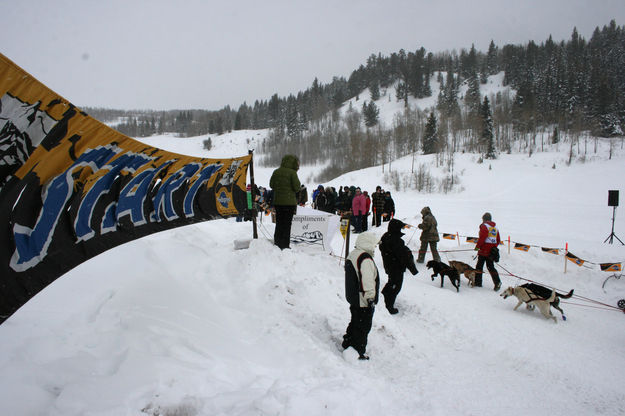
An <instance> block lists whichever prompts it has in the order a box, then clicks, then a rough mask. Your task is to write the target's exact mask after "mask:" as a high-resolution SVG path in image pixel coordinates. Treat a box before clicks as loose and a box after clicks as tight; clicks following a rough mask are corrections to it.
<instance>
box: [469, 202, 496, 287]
mask: <svg viewBox="0 0 625 416" xmlns="http://www.w3.org/2000/svg"><path fill="white" fill-rule="evenodd" d="M500 243H501V237H500V236H499V230H498V229H497V226H496V224H495V223H494V222H493V218H492V216H491V215H490V212H485V213H484V215H482V224H480V236H479V237H478V240H477V244H476V246H475V249H476V250H478V251H477V264H476V265H475V269H476V270H479V273H476V274H475V286H478V287H482V274H483V270H484V263H486V268H487V269H488V272H489V273H490V277H491V278H492V279H493V284H494V285H495V288H494V290H495V292H497V291H498V290H499V289H501V279H499V273H497V269H495V262H494V261H493V260H494V258H495V257H496V261H499V258H498V253H493V248H494V249H495V250H497V252H498V251H499V249H498V246H499V244H500Z"/></svg>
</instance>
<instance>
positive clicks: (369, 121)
mask: <svg viewBox="0 0 625 416" xmlns="http://www.w3.org/2000/svg"><path fill="white" fill-rule="evenodd" d="M362 114H363V116H364V119H365V126H367V127H373V126H375V125H376V124H378V116H379V115H380V110H379V109H378V106H377V105H375V103H374V102H373V101H370V102H369V104H367V103H366V102H365V103H363V105H362Z"/></svg>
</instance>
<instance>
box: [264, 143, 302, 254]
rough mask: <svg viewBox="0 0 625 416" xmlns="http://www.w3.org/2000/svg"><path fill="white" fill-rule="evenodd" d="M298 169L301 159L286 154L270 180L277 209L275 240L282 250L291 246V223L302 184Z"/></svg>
mask: <svg viewBox="0 0 625 416" xmlns="http://www.w3.org/2000/svg"><path fill="white" fill-rule="evenodd" d="M298 169H299V160H298V159H297V157H295V156H293V155H285V156H284V157H283V158H282V163H280V167H279V168H278V169H276V170H274V171H273V174H272V175H271V179H270V180H269V186H270V187H271V189H272V190H273V204H274V207H275V210H276V230H275V232H274V235H273V241H274V244H275V245H277V246H278V247H280V249H281V250H284V249H285V248H290V247H289V246H290V243H291V223H292V222H293V215H295V212H296V209H297V192H298V191H299V190H300V185H301V184H300V181H299V178H298V177H297V171H298Z"/></svg>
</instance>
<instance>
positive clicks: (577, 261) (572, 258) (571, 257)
mask: <svg viewBox="0 0 625 416" xmlns="http://www.w3.org/2000/svg"><path fill="white" fill-rule="evenodd" d="M566 258H567V260H570V261H572V262H573V263H575V264H577V265H578V266H581V265H582V264H584V260H582V259H580V258H579V257H577V256H576V255H574V254H573V253H571V252H568V253H566Z"/></svg>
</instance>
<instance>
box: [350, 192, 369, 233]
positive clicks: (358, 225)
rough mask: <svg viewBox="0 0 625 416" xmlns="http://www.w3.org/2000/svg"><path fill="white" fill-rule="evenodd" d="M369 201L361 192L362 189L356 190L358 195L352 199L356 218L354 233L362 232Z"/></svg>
mask: <svg viewBox="0 0 625 416" xmlns="http://www.w3.org/2000/svg"><path fill="white" fill-rule="evenodd" d="M366 205H367V200H366V199H365V196H364V195H363V194H362V193H361V192H360V188H356V195H355V196H354V199H352V216H353V218H354V232H355V233H361V232H362V219H363V217H364V215H365V210H366Z"/></svg>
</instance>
